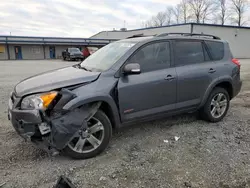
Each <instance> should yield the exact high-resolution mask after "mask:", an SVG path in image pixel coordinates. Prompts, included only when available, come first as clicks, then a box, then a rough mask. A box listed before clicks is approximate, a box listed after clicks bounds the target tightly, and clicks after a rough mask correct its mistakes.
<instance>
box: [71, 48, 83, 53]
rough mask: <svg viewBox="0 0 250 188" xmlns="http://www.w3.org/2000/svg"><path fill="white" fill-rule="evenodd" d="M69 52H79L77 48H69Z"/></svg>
mask: <svg viewBox="0 0 250 188" xmlns="http://www.w3.org/2000/svg"><path fill="white" fill-rule="evenodd" d="M69 52H80V50H79V49H78V48H69Z"/></svg>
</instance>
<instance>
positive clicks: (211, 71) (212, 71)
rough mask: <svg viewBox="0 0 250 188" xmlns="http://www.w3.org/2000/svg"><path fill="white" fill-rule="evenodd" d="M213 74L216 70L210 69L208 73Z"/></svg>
mask: <svg viewBox="0 0 250 188" xmlns="http://www.w3.org/2000/svg"><path fill="white" fill-rule="evenodd" d="M215 72H216V70H215V69H213V68H210V69H209V71H208V73H215Z"/></svg>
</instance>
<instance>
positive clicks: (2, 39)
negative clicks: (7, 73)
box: [0, 35, 115, 46]
mask: <svg viewBox="0 0 250 188" xmlns="http://www.w3.org/2000/svg"><path fill="white" fill-rule="evenodd" d="M113 41H115V40H113V39H91V38H66V37H65V38H64V37H29V36H27V37H26V36H6V35H0V43H2V44H40V45H45V44H59V45H93V46H104V45H107V44H108V43H110V42H113Z"/></svg>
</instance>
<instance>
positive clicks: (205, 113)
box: [199, 87, 230, 123]
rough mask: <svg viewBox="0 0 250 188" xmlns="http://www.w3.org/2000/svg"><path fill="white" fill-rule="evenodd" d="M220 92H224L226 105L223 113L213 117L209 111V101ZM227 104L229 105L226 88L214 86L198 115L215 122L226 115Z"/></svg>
mask: <svg viewBox="0 0 250 188" xmlns="http://www.w3.org/2000/svg"><path fill="white" fill-rule="evenodd" d="M220 93H221V94H224V96H225V98H226V101H227V106H226V109H225V111H224V113H223V114H222V115H221V116H220V117H217V118H215V117H214V116H213V115H212V112H211V102H212V100H213V98H214V97H215V96H216V95H218V94H220ZM229 106H230V97H229V94H228V92H227V90H225V89H224V88H220V87H216V88H214V89H213V91H212V92H211V93H210V95H209V97H208V99H207V101H206V103H205V105H204V106H203V107H202V109H201V110H200V111H199V115H200V117H201V118H202V119H203V120H205V121H208V122H213V123H216V122H219V121H221V120H222V119H223V118H224V117H225V116H226V114H227V112H228V109H229Z"/></svg>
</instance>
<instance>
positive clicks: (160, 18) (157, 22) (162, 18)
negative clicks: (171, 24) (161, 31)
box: [152, 12, 167, 27]
mask: <svg viewBox="0 0 250 188" xmlns="http://www.w3.org/2000/svg"><path fill="white" fill-rule="evenodd" d="M166 19H167V15H166V13H165V12H158V14H157V15H156V16H154V17H153V18H152V21H153V25H154V26H155V27H159V26H163V25H164V24H165V22H166V21H167V20H166Z"/></svg>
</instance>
